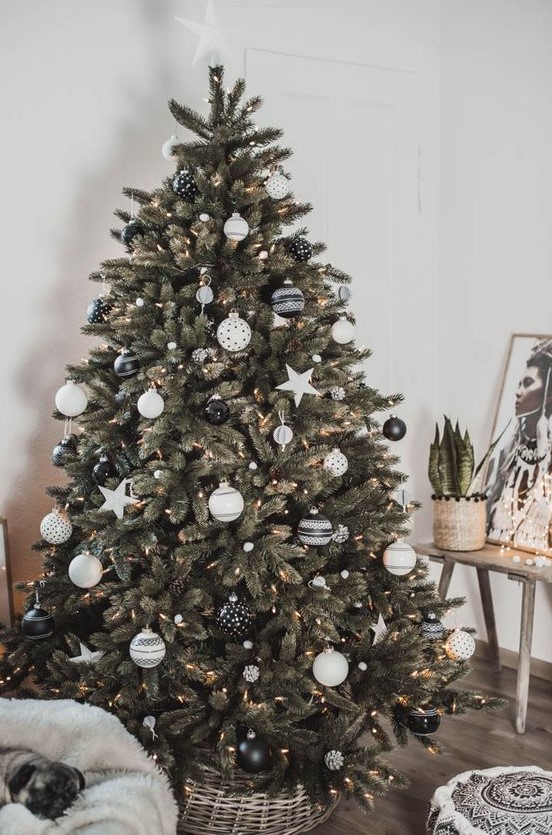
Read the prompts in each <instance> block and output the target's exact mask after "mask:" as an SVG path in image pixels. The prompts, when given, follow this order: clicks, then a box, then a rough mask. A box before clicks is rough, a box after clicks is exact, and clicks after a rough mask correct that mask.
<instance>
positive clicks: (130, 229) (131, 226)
mask: <svg viewBox="0 0 552 835" xmlns="http://www.w3.org/2000/svg"><path fill="white" fill-rule="evenodd" d="M143 234H144V230H143V228H142V226H140V224H139V223H138V221H136V220H130V221H129V222H128V223H127V225H126V226H124V227H123V229H122V232H121V243H122V244H124V245H125V246H126V248H127V251H128V252H132V250H133V249H134V245H133V241H134V238H136V237H137V236H138V235H143Z"/></svg>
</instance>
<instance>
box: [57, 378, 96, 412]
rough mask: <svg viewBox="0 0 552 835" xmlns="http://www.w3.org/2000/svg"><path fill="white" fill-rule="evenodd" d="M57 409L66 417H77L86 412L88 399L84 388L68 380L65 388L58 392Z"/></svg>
mask: <svg viewBox="0 0 552 835" xmlns="http://www.w3.org/2000/svg"><path fill="white" fill-rule="evenodd" d="M55 404H56V409H57V410H58V412H61V414H62V415H65V417H76V416H77V415H80V414H82V413H83V412H84V410H85V409H86V407H87V406H88V397H87V396H86V392H85V391H84V389H83V388H81V387H80V386H78V385H77V384H76V383H75V381H74V380H67V382H66V383H65V385H64V386H62V387H61V388H60V389H58V390H57V392H56V397H55Z"/></svg>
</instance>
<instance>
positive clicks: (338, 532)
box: [332, 525, 349, 545]
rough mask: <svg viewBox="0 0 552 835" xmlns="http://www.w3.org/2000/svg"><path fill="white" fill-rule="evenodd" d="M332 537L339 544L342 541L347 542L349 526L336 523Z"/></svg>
mask: <svg viewBox="0 0 552 835" xmlns="http://www.w3.org/2000/svg"><path fill="white" fill-rule="evenodd" d="M332 539H333V541H334V542H337V543H338V544H339V545H341V544H342V543H343V542H347V540H348V539H349V528H348V527H347V525H338V526H337V528H336V529H335V531H334V532H333V536H332Z"/></svg>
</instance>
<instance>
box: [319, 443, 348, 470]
mask: <svg viewBox="0 0 552 835" xmlns="http://www.w3.org/2000/svg"><path fill="white" fill-rule="evenodd" d="M323 466H324V469H325V470H328V472H330V473H331V474H332V475H334V476H341V475H344V473H346V472H347V470H348V469H349V461H348V460H347V456H346V455H343V453H342V452H341V450H340V449H339V448H338V447H334V448H333V449H332V451H331V452H329V453H328V454H327V455H326V457H325V458H324V464H323Z"/></svg>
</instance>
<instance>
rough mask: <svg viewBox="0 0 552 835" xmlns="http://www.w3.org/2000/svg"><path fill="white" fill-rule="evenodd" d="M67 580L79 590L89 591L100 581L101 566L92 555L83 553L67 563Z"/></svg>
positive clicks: (86, 552)
mask: <svg viewBox="0 0 552 835" xmlns="http://www.w3.org/2000/svg"><path fill="white" fill-rule="evenodd" d="M68 573H69V579H70V580H71V582H72V583H74V584H75V585H76V586H78V587H79V588H81V589H90V588H92V586H96V585H97V584H98V583H99V582H100V580H101V579H102V574H103V568H102V564H101V562H100V561H99V559H98V558H97V557H95V556H94V554H90V553H89V552H88V551H83V553H82V554H77V556H76V557H73V559H72V560H71V562H70V563H69V571H68Z"/></svg>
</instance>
